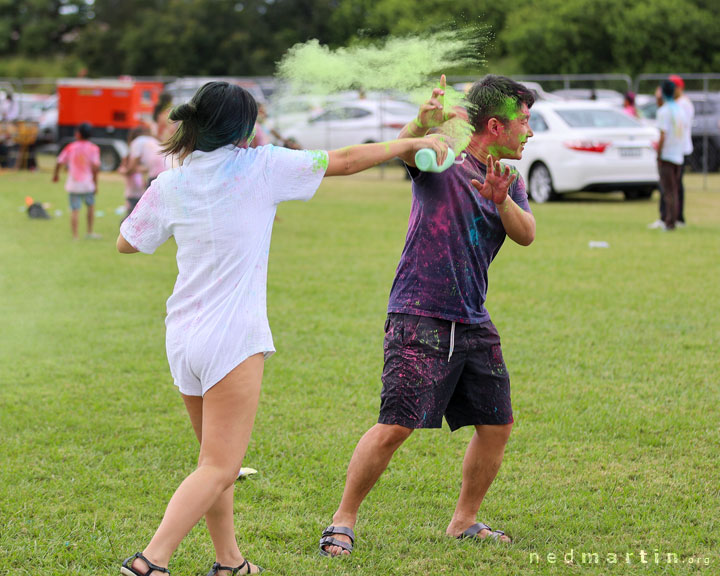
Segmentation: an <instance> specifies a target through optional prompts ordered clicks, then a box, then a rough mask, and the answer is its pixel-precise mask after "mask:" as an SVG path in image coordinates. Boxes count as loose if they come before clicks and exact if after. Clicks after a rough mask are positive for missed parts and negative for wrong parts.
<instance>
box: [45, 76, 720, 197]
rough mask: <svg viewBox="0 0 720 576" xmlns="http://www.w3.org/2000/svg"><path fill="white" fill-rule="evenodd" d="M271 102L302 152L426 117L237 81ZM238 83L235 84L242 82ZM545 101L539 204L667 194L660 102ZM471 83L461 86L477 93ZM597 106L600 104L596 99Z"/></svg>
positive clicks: (184, 83) (701, 136) (379, 136)
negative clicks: (629, 107)
mask: <svg viewBox="0 0 720 576" xmlns="http://www.w3.org/2000/svg"><path fill="white" fill-rule="evenodd" d="M207 80H209V79H208V78H199V79H198V78H192V79H180V80H178V81H175V82H173V83H171V84H168V85H167V86H166V90H167V91H169V92H170V93H171V94H172V95H173V100H174V102H175V103H176V104H177V103H181V102H184V101H187V100H188V99H189V98H190V97H191V96H192V94H194V92H195V91H196V90H197V88H198V87H199V85H201V84H202V83H204V82H205V81H207ZM236 80H237V83H239V84H240V85H242V86H244V87H245V88H246V89H248V90H249V91H250V92H251V93H252V94H253V95H254V96H255V98H256V99H257V100H258V101H259V102H262V103H264V104H265V106H266V109H267V113H268V119H267V124H266V128H268V129H270V130H272V131H274V132H275V133H276V134H277V133H279V134H281V135H282V137H283V139H284V140H285V141H288V140H292V141H294V142H295V143H297V144H298V145H299V146H300V147H302V148H324V149H332V148H340V147H343V146H348V145H352V144H362V143H367V142H377V141H382V140H387V139H391V138H393V137H394V136H395V135H396V134H397V133H398V132H399V130H400V129H401V128H402V127H403V126H404V125H405V124H406V123H407V122H409V121H411V120H412V118H414V117H415V115H416V114H417V104H412V103H410V102H408V101H405V100H404V99H403V96H402V95H396V94H393V95H388V94H378V93H368V94H359V93H358V92H355V91H352V92H344V93H340V94H334V95H332V96H325V97H321V96H313V95H304V96H294V95H293V96H291V95H287V94H283V93H281V92H278V91H275V89H276V86H274V85H273V83H272V82H266V83H265V84H263V83H262V82H257V81H255V80H253V79H236ZM232 81H235V80H232ZM524 83H525V84H526V86H527V87H528V88H529V89H531V90H532V91H533V92H534V94H535V96H536V104H535V105H534V107H533V109H532V114H531V119H530V122H531V127H532V129H533V132H534V137H533V138H531V139H530V140H529V141H528V143H527V144H526V147H525V151H524V155H523V158H522V160H519V161H516V162H513V164H514V165H516V166H517V168H518V170H519V172H520V173H521V174H522V176H523V177H524V178H525V180H526V182H527V184H528V192H529V195H530V196H531V198H532V199H533V200H534V201H536V202H546V201H548V200H552V199H554V198H556V197H558V196H559V195H561V194H566V193H569V192H574V191H594V192H602V191H621V192H623V193H624V194H625V197H626V198H628V199H637V198H649V197H650V196H652V193H653V190H655V189H656V188H657V187H658V174H657V166H656V149H655V147H656V145H657V141H658V139H659V133H658V131H657V129H656V128H655V126H654V115H655V112H656V105H655V99H654V97H653V96H650V95H638V96H637V98H636V104H637V106H638V109H639V110H640V112H641V114H642V116H643V120H642V121H639V120H636V119H633V118H631V117H629V116H627V115H626V114H623V113H622V111H621V109H620V108H621V106H622V101H623V95H622V94H621V93H620V92H617V91H614V90H607V89H564V90H556V91H554V92H548V91H546V90H544V89H543V87H542V86H541V85H540V84H538V83H535V82H524ZM469 86H470V84H466V83H463V84H457V85H455V89H457V90H463V91H464V90H467V88H469ZM687 94H688V96H690V98H691V99H692V100H693V103H694V104H695V110H696V116H695V122H694V125H693V140H694V143H695V147H696V151H695V153H694V154H693V156H692V158H691V166H692V168H693V169H694V170H701V169H702V168H703V153H704V148H703V142H704V140H705V138H707V146H708V150H707V152H708V158H707V167H708V169H709V170H711V171H712V170H718V169H720V94H717V93H713V94H704V93H693V92H689V93H687ZM591 100H594V101H591ZM34 114H35V117H36V118H37V121H38V122H39V125H40V130H39V132H40V138H41V139H43V140H47V139H51V138H53V137H56V135H54V134H53V126H54V127H55V130H56V126H57V98H56V97H49V98H47V97H46V98H45V99H43V102H42V105H40V104H37V109H36V110H34Z"/></svg>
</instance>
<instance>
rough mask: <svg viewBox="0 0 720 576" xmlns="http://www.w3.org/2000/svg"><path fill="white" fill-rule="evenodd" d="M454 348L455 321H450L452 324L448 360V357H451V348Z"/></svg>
mask: <svg viewBox="0 0 720 576" xmlns="http://www.w3.org/2000/svg"><path fill="white" fill-rule="evenodd" d="M454 349H455V322H453V323H452V326H451V327H450V354H448V362H450V358H452V353H453V350H454Z"/></svg>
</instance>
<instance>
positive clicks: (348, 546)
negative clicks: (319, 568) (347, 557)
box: [320, 526, 355, 558]
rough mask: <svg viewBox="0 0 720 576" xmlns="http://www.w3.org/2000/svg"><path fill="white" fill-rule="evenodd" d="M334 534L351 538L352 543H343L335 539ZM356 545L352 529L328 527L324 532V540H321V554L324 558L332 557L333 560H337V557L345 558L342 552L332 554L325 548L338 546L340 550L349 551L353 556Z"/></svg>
mask: <svg viewBox="0 0 720 576" xmlns="http://www.w3.org/2000/svg"><path fill="white" fill-rule="evenodd" d="M334 534H342V535H344V536H347V537H348V538H350V542H343V541H342V540H338V539H337V538H333V535H334ZM354 545H355V532H354V531H353V529H352V528H348V527H347V526H328V527H327V528H325V530H324V531H323V533H322V538H320V554H322V555H323V556H330V557H331V558H335V557H337V556H344V554H342V552H341V553H340V554H334V555H333V554H330V552H328V551H327V550H325V548H326V547H328V546H338V547H339V548H342V549H343V550H347V551H348V552H349V553H350V554H352V551H353V546H354Z"/></svg>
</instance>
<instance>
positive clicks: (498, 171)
mask: <svg viewBox="0 0 720 576" xmlns="http://www.w3.org/2000/svg"><path fill="white" fill-rule="evenodd" d="M443 89H444V77H443V78H442V80H441V88H440V89H436V90H435V91H433V94H432V97H431V98H430V100H429V101H428V102H427V103H426V104H425V105H423V106H422V107H421V108H420V111H419V114H418V117H417V118H416V119H415V120H413V121H411V122H410V123H409V124H408V125H407V126H406V127H405V128H404V129H403V131H402V132H401V134H400V135H401V137H402V136H417V137H424V136H425V135H426V134H427V132H428V131H429V130H430V129H432V128H433V127H435V126H438V125H441V124H442V126H441V128H440V129H441V131H442V132H444V133H446V134H453V133H456V130H455V129H454V127H452V126H450V124H451V123H456V122H462V120H461V119H460V117H457V118H454V119H450V120H448V121H447V122H446V123H443V120H444V118H445V117H446V114H447V113H446V112H445V111H444V110H443V102H442V97H443V95H444V90H443ZM534 100H535V99H534V96H533V94H532V93H531V92H530V91H529V90H528V89H527V88H525V87H524V86H523V85H522V84H519V83H517V82H514V81H513V80H511V79H510V78H506V77H503V76H495V75H488V76H485V77H484V78H483V79H482V80H480V81H478V82H476V83H475V84H473V86H472V88H471V89H470V91H469V93H468V95H467V101H468V105H469V111H468V112H469V121H470V124H472V129H473V133H472V139H471V141H470V145H469V146H468V148H467V149H466V152H467V157H466V158H465V160H464V161H463V162H462V163H460V164H455V165H453V166H451V167H450V168H448V169H447V170H446V171H445V172H442V173H432V172H419V171H418V170H417V169H416V168H415V165H414V161H413V160H411V161H409V162H408V161H407V160H406V164H407V165H408V171H409V172H410V175H411V176H412V180H413V183H412V207H411V211H410V223H409V226H408V233H407V238H406V241H405V248H404V249H403V253H402V256H401V258H400V263H399V264H398V267H397V271H396V273H395V280H394V281H393V285H392V289H391V292H390V302H389V304H388V318H387V321H386V324H385V341H384V345H383V348H384V356H385V364H384V368H383V373H382V382H383V388H382V393H381V395H380V399H381V403H380V416H379V418H378V423H377V424H375V426H373V427H372V428H370V430H368V431H367V432H366V433H365V435H364V436H363V437H362V438H361V439H360V441H359V442H358V444H357V446H356V448H355V451H354V453H353V455H352V458H351V460H350V464H349V465H348V469H347V477H346V482H345V489H344V491H343V495H342V500H341V501H340V505H339V507H338V509H337V510H336V512H335V514H334V515H333V522H332V525H330V526H328V527H327V528H326V529H325V530H324V532H323V534H322V538H321V539H320V551H321V553H322V554H324V555H327V556H338V555H341V554H350V553H351V552H352V549H353V545H354V540H355V533H354V527H355V523H356V521H357V515H358V511H359V508H360V505H361V504H362V502H363V500H364V499H365V497H366V496H367V494H368V493H369V492H370V490H371V489H372V488H373V486H374V485H375V483H376V482H377V481H378V479H379V478H380V476H381V474H382V473H383V471H384V470H385V468H386V467H387V466H388V464H389V462H390V459H391V458H392V456H393V454H394V453H395V451H396V450H397V449H398V448H399V447H400V446H401V445H402V443H403V442H404V441H405V440H406V439H407V438H408V437H409V436H410V435H411V434H412V432H413V431H414V430H415V429H419V428H440V427H441V426H442V419H443V416H444V417H445V419H446V420H447V423H448V425H449V426H450V429H451V430H453V431H454V430H457V429H458V428H461V427H464V426H472V427H473V428H474V433H473V435H472V438H471V440H470V443H469V445H468V447H467V451H466V453H465V457H464V459H463V463H462V487H461V489H460V495H459V498H458V501H457V505H456V508H455V511H454V513H453V515H452V518H451V519H450V522H449V524H448V526H447V528H446V534H447V535H449V536H452V537H456V538H461V537H467V538H478V539H482V538H487V537H490V538H493V539H496V540H501V541H505V542H509V541H510V539H509V538H508V537H507V536H506V535H505V534H504V532H502V531H501V530H493V529H492V528H490V527H489V526H488V525H487V524H485V523H483V522H478V521H477V518H476V517H477V513H478V510H479V508H480V505H481V503H482V501H483V498H484V497H485V494H486V493H487V491H488V489H489V488H490V485H491V484H492V482H493V480H494V479H495V476H496V474H497V472H498V470H499V469H500V465H501V463H502V460H503V455H504V452H505V445H506V444H507V441H508V438H509V436H510V431H511V429H512V425H513V415H512V406H511V402H510V378H509V376H508V372H507V368H506V366H505V362H504V360H503V356H502V350H501V347H500V336H499V335H498V332H497V329H496V328H495V326H494V325H493V323H492V321H491V320H490V314H489V313H488V311H487V309H486V308H485V296H486V294H487V281H488V277H487V274H488V267H489V266H490V263H491V262H492V261H493V259H494V258H495V255H496V254H497V253H498V251H499V250H500V247H501V246H502V245H503V243H504V241H505V237H506V236H508V237H510V238H511V239H512V240H513V241H514V242H516V243H518V244H520V245H523V246H527V245H529V244H530V243H531V242H532V241H533V240H534V237H535V219H534V217H533V215H532V213H531V212H530V207H529V205H528V197H527V193H526V191H525V185H524V183H523V181H522V179H521V178H520V177H519V176H518V175H517V172H515V171H512V173H511V170H510V168H509V167H507V166H506V167H503V166H501V165H500V163H499V162H497V160H498V159H500V158H512V159H519V158H521V156H522V151H523V148H524V146H525V142H527V139H528V138H530V137H531V136H532V130H531V129H530V126H529V119H530V107H531V106H532V105H533V103H534ZM456 149H457V148H456Z"/></svg>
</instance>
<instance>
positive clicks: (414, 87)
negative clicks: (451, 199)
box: [277, 27, 487, 154]
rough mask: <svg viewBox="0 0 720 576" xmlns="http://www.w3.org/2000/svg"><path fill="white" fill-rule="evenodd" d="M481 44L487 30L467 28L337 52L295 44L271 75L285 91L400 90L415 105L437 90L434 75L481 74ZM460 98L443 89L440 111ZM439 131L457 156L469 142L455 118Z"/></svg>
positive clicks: (469, 128) (467, 133) (464, 125)
mask: <svg viewBox="0 0 720 576" xmlns="http://www.w3.org/2000/svg"><path fill="white" fill-rule="evenodd" d="M486 44H487V31H486V30H484V29H480V28H470V27H468V28H464V29H460V30H445V31H441V32H435V33H431V34H425V35H422V36H406V37H397V38H396V37H391V38H388V39H387V40H385V41H384V42H381V43H379V44H374V45H357V46H350V47H341V48H337V49H330V48H329V47H327V46H324V45H321V44H320V43H319V42H318V41H317V40H310V41H309V42H305V43H304V44H296V45H295V46H293V47H292V48H291V49H290V50H289V51H288V52H287V53H286V54H285V56H284V57H283V58H282V60H281V61H280V62H279V63H278V67H277V75H278V77H279V78H280V79H281V80H283V81H284V82H285V83H286V88H287V90H288V91H289V92H290V93H295V94H302V93H306V94H307V93H309V94H316V95H330V94H334V93H337V92H341V91H344V90H363V91H365V92H367V91H385V92H390V93H392V92H401V93H404V94H406V95H407V96H408V97H409V98H410V99H411V100H412V101H413V102H414V103H416V104H417V105H418V106H419V105H420V104H422V103H423V102H425V101H427V100H428V98H429V97H430V94H431V93H432V89H433V88H434V87H439V77H440V74H442V73H445V72H447V71H449V70H453V69H455V70H457V69H459V68H464V69H466V70H467V69H471V70H478V71H479V70H481V69H482V68H483V67H484V64H485V60H484V58H483V56H482V54H483V49H484V46H485V45H486ZM478 76H479V73H478ZM464 96H465V95H464V94H463V93H462V92H459V91H457V90H455V89H454V88H453V87H452V86H447V87H446V88H445V96H444V108H445V109H446V110H450V109H452V108H453V107H454V106H464V105H465V98H464ZM443 131H444V132H445V134H446V135H447V136H448V137H449V138H450V139H451V140H452V146H453V149H454V151H455V153H456V154H459V153H460V152H461V151H462V150H464V149H465V148H466V147H467V145H468V144H469V142H470V137H471V135H472V126H471V125H470V124H468V123H467V122H463V121H461V120H459V119H457V120H455V121H453V122H451V123H448V124H446V125H444V126H443Z"/></svg>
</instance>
